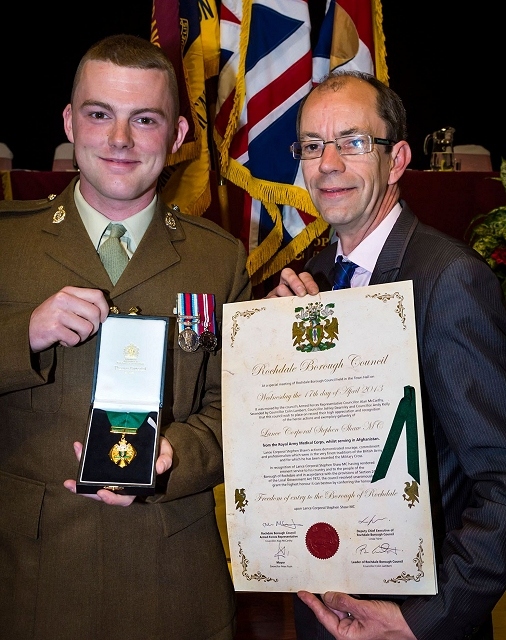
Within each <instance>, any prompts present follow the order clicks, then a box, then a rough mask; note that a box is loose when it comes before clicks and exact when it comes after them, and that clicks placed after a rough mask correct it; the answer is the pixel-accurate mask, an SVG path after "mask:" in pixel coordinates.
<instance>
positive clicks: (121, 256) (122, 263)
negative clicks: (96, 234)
mask: <svg viewBox="0 0 506 640" xmlns="http://www.w3.org/2000/svg"><path fill="white" fill-rule="evenodd" d="M107 229H109V230H110V235H109V237H108V238H107V240H106V241H105V242H103V243H102V244H101V245H100V247H99V249H98V255H99V256H100V260H102V264H103V265H104V267H105V270H106V271H107V273H108V274H109V278H110V279H111V282H112V283H113V284H116V282H118V280H119V278H120V276H121V274H122V273H123V270H124V268H125V267H126V266H127V264H128V260H129V258H128V254H127V252H126V251H125V248H124V247H123V245H122V244H121V241H120V238H121V236H123V235H124V234H125V233H126V229H125V227H124V226H123V225H122V224H114V223H112V222H111V224H110V225H109V226H108V227H107ZM107 229H106V230H107Z"/></svg>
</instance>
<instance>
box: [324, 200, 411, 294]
mask: <svg viewBox="0 0 506 640" xmlns="http://www.w3.org/2000/svg"><path fill="white" fill-rule="evenodd" d="M401 211H402V207H401V205H400V203H397V204H396V205H395V206H394V207H393V209H392V210H391V211H390V213H389V214H388V215H387V216H386V217H385V219H384V220H382V221H381V222H380V223H379V225H378V226H377V227H376V229H374V231H372V232H371V233H370V234H369V235H368V236H367V237H365V238H364V239H363V240H362V242H361V243H360V244H359V245H358V246H357V247H355V249H353V251H352V252H351V253H350V254H349V255H347V256H345V255H344V254H343V250H342V247H341V240H340V239H339V237H338V239H337V249H336V258H337V256H343V258H344V259H345V261H346V260H351V262H354V263H355V264H356V265H358V266H357V268H356V269H355V273H354V274H353V277H352V279H351V283H350V285H351V286H352V287H365V286H367V285H368V284H369V281H370V279H371V275H372V272H373V269H374V267H375V265H376V262H377V261H378V256H379V254H380V253H381V250H382V249H383V245H384V244H385V242H386V239H387V238H388V235H389V234H390V231H392V228H393V226H394V224H395V223H396V221H397V218H398V217H399V216H400V215H401Z"/></svg>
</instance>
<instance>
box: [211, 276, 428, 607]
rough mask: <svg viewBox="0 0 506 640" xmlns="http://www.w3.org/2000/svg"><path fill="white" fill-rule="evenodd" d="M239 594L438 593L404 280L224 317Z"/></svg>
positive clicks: (228, 465) (234, 307) (237, 309)
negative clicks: (272, 592) (266, 592)
mask: <svg viewBox="0 0 506 640" xmlns="http://www.w3.org/2000/svg"><path fill="white" fill-rule="evenodd" d="M222 333H223V438H224V456H225V492H226V493H225V495H226V512H227V525H228V533H229V542H230V554H231V560H232V570H233V578H234V585H235V588H236V589H237V590H239V591H240V590H243V591H245V590H250V591H298V590H299V589H305V590H308V591H312V592H315V593H323V592H325V591H327V590H330V589H332V590H334V591H335V590H338V591H343V592H346V593H367V594H378V595H379V594H384V595H387V594H398V595H405V594H434V593H436V592H437V586H436V577H435V567H434V557H433V555H434V554H433V539H432V523H431V514H430V501H429V487H428V479H427V469H426V458H425V441H424V431H423V423H422V410H421V398H420V384H419V373H418V360H417V347H416V328H415V318H414V307H413V293H412V284H411V282H395V283H390V284H385V285H375V286H369V287H359V288H353V289H346V290H343V291H339V292H335V291H334V292H326V293H320V294H319V295H317V296H306V297H304V298H299V297H295V296H294V297H284V298H274V299H268V300H267V299H264V300H258V301H252V302H240V303H234V304H227V305H225V306H224V318H223V332H222Z"/></svg>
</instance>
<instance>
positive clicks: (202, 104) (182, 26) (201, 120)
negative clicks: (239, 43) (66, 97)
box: [151, 0, 220, 215]
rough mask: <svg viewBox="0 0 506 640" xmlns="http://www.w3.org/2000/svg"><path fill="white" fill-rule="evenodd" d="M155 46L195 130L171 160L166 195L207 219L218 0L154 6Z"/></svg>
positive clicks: (164, 179) (174, 0)
mask: <svg viewBox="0 0 506 640" xmlns="http://www.w3.org/2000/svg"><path fill="white" fill-rule="evenodd" d="M151 41H152V42H153V43H155V44H157V45H158V46H160V47H161V48H162V49H163V50H164V51H165V52H166V53H167V55H168V56H169V58H170V59H171V61H172V63H173V65H174V68H175V70H176V75H177V77H178V83H179V92H180V100H181V109H180V113H181V115H183V116H185V118H186V119H187V120H188V123H189V125H190V129H189V131H188V133H187V135H186V138H185V142H184V143H183V145H182V146H181V148H180V149H179V151H178V152H177V153H175V154H171V155H169V156H168V157H167V167H166V168H165V170H164V172H163V173H162V176H161V178H160V188H161V194H162V197H163V199H164V201H165V202H166V203H167V204H172V203H174V204H177V205H178V206H179V208H180V209H181V211H183V212H184V213H189V214H192V215H202V214H203V213H204V212H205V210H206V209H207V208H208V207H209V205H210V204H211V188H210V183H209V178H210V173H209V172H210V169H211V158H210V152H209V144H208V119H209V108H210V106H209V105H208V102H207V99H206V82H207V81H209V80H210V79H211V78H212V77H213V76H217V75H218V68H219V56H220V42H219V22H218V12H217V9H216V3H215V0H153V14H152V22H151ZM213 110H214V105H213Z"/></svg>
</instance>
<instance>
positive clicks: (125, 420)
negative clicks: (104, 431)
mask: <svg viewBox="0 0 506 640" xmlns="http://www.w3.org/2000/svg"><path fill="white" fill-rule="evenodd" d="M106 413H107V417H108V418H109V422H110V423H111V433H131V434H133V433H137V429H138V428H139V427H140V426H141V424H142V423H143V422H144V420H145V419H146V417H147V415H148V414H147V413H130V412H128V411H106Z"/></svg>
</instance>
